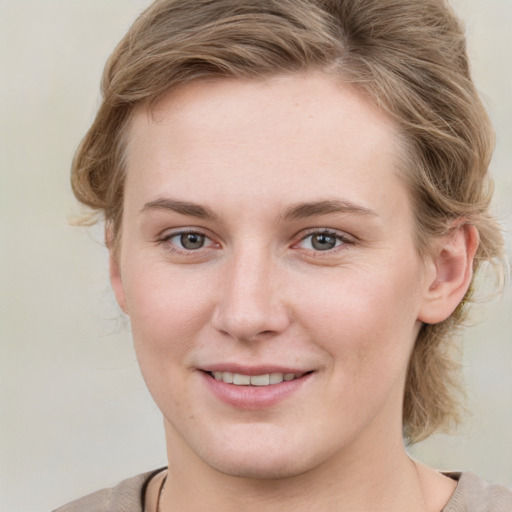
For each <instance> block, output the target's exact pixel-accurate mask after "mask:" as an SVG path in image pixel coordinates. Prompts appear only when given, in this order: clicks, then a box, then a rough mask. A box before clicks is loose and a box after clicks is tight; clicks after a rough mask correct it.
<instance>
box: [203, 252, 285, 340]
mask: <svg viewBox="0 0 512 512" xmlns="http://www.w3.org/2000/svg"><path fill="white" fill-rule="evenodd" d="M220 279H221V281H222V284H221V285H220V287H219V295H218V297H219V299H218V301H217V304H216V308H215V311H214V313H213V325H214V327H215V328H216V329H217V330H218V331H220V332H222V333H223V334H225V335H228V336H230V337H232V338H235V339H237V340H244V341H250V340H256V339H264V338H265V339H266V338H271V337H273V336H277V335H278V334H281V333H283V332H284V331H285V330H286V329H287V327H288V326H289V325H290V318H291V317H290V311H289V308H288V307H287V303H286V300H285V295H284V287H283V284H284V283H283V276H281V272H280V271H279V269H278V264H277V263H276V262H273V261H272V259H271V258H270V257H269V256H267V255H265V254H259V255H258V254H255V252H254V251H247V252H245V253H244V254H238V255H236V256H234V257H233V258H231V259H229V261H226V262H225V267H224V269H223V272H222V275H221V276H220Z"/></svg>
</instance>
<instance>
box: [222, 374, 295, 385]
mask: <svg viewBox="0 0 512 512" xmlns="http://www.w3.org/2000/svg"><path fill="white" fill-rule="evenodd" d="M302 375H303V374H302V373H300V374H295V373H265V374H264V375H243V374H241V373H232V372H213V377H214V378H215V380H221V381H223V382H225V383H226V384H234V385H235V386H269V385H271V384H280V383H281V382H283V381H290V380H293V379H296V378H298V377H302Z"/></svg>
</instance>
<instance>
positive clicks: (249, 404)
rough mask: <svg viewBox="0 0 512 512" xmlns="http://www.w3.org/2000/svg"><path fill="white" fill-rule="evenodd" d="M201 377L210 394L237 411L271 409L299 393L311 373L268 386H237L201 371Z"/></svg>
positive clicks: (309, 378)
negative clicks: (237, 409)
mask: <svg viewBox="0 0 512 512" xmlns="http://www.w3.org/2000/svg"><path fill="white" fill-rule="evenodd" d="M201 374H202V377H203V379H204V381H205V383H206V385H207V386H208V388H209V389H210V390H211V391H212V393H213V394H214V395H215V396H216V397H217V398H219V399H220V400H222V401H223V402H225V403H227V404H229V405H232V406H234V407H237V408H239V409H248V410H250V409H264V408H267V407H271V406H272V405H275V404H277V403H279V402H281V401H282V400H284V399H286V398H288V397H289V396H290V395H292V394H293V393H296V392H297V391H299V389H300V388H301V387H302V386H304V384H306V383H307V382H308V381H309V380H311V377H312V375H313V374H312V373H307V374H306V375H303V376H302V377H299V378H298V379H293V380H288V381H283V382H281V383H279V384H271V385H269V386H237V385H235V384H227V383H226V382H223V381H222V380H216V379H215V378H213V377H212V376H211V375H210V374H209V373H207V372H203V371H201Z"/></svg>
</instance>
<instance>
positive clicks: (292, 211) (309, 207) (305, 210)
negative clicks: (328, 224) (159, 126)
mask: <svg viewBox="0 0 512 512" xmlns="http://www.w3.org/2000/svg"><path fill="white" fill-rule="evenodd" d="M151 210H164V211H165V210H169V211H173V212H176V213H179V214H181V215H186V216H189V217H196V218H198V219H205V220H210V221H219V220H220V217H219V215H217V214H216V213H215V212H214V211H213V210H211V209H210V208H208V207H206V206H201V205H199V204H197V203H192V202H190V201H180V200H177V199H170V198H160V199H155V200H154V201H149V202H148V203H146V204H145V205H144V206H143V207H142V209H141V211H140V213H144V212H146V211H151ZM329 213H345V214H347V213H349V214H356V215H371V216H375V217H378V214H377V213H376V212H375V211H373V210H370V209H369V208H365V207H364V206H360V205H356V204H354V203H352V202H351V201H347V200H341V199H330V200H325V201H311V202H300V203H295V204H292V205H290V206H287V207H286V208H285V209H284V210H283V211H282V212H281V214H280V215H279V220H280V221H287V220H288V221H289V220H301V219H306V218H309V217H319V216H321V215H327V214H329Z"/></svg>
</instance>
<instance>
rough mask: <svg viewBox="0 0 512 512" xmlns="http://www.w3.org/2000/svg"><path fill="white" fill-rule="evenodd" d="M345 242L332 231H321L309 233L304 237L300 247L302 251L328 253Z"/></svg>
mask: <svg viewBox="0 0 512 512" xmlns="http://www.w3.org/2000/svg"><path fill="white" fill-rule="evenodd" d="M344 243H345V240H344V239H343V237H342V236H340V235H339V234H337V233H335V232H332V231H321V232H318V233H311V234H309V235H308V236H306V237H304V238H303V239H302V240H301V242H300V245H301V247H303V248H304V249H312V250H314V251H329V250H331V249H334V248H336V247H338V246H340V245H343V244H344Z"/></svg>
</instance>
